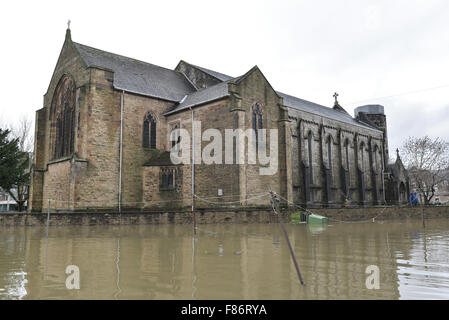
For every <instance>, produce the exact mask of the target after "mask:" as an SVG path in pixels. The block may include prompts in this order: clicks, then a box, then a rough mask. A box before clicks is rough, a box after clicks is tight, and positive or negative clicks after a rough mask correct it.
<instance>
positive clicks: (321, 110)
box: [277, 92, 378, 130]
mask: <svg viewBox="0 0 449 320" xmlns="http://www.w3.org/2000/svg"><path fill="white" fill-rule="evenodd" d="M277 93H278V95H280V96H281V97H282V98H283V101H284V105H285V106H286V107H290V108H294V109H297V110H301V111H306V112H309V113H313V114H316V115H320V116H324V117H327V118H330V119H333V120H338V121H341V122H345V123H349V124H352V125H356V126H362V127H365V128H370V129H374V130H378V129H376V128H374V127H372V126H370V125H368V124H366V123H364V122H360V121H358V120H356V119H354V118H353V117H351V115H349V114H348V113H346V112H343V111H338V110H335V109H333V108H328V107H325V106H322V105H320V104H317V103H314V102H310V101H307V100H303V99H300V98H297V97H294V96H290V95H288V94H285V93H282V92H277Z"/></svg>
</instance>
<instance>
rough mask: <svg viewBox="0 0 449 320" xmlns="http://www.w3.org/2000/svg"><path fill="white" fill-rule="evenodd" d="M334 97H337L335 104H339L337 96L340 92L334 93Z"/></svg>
mask: <svg viewBox="0 0 449 320" xmlns="http://www.w3.org/2000/svg"><path fill="white" fill-rule="evenodd" d="M333 97H334V98H335V104H338V100H337V97H338V93H336V92H335V93H334V95H333Z"/></svg>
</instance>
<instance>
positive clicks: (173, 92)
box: [73, 42, 196, 101]
mask: <svg viewBox="0 0 449 320" xmlns="http://www.w3.org/2000/svg"><path fill="white" fill-rule="evenodd" d="M73 44H74V46H75V47H76V49H77V50H78V52H79V53H80V55H81V58H82V59H83V61H84V62H85V63H86V65H87V66H88V67H99V68H104V69H107V70H111V71H113V72H114V87H115V88H116V89H118V90H125V91H129V92H133V93H137V94H141V95H145V96H151V97H155V98H160V99H163V100H168V101H179V100H180V99H182V98H183V97H184V96H185V95H186V94H190V93H192V92H195V91H196V88H194V87H193V86H192V85H191V84H190V83H189V82H188V81H187V80H186V79H185V77H184V76H183V75H182V74H181V73H180V72H178V71H176V70H171V69H168V68H164V67H161V66H157V65H154V64H151V63H148V62H145V61H141V60H137V59H133V58H129V57H126V56H123V55H119V54H115V53H111V52H108V51H104V50H101V49H97V48H94V47H90V46H87V45H84V44H81V43H77V42H73Z"/></svg>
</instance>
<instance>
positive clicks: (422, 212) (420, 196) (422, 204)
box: [419, 194, 426, 228]
mask: <svg viewBox="0 0 449 320" xmlns="http://www.w3.org/2000/svg"><path fill="white" fill-rule="evenodd" d="M422 198H423V197H422V194H419V200H420V202H421V220H422V227H423V228H425V227H426V223H425V222H424V203H423V201H422Z"/></svg>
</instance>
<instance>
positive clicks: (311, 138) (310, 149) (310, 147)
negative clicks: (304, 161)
mask: <svg viewBox="0 0 449 320" xmlns="http://www.w3.org/2000/svg"><path fill="white" fill-rule="evenodd" d="M312 143H313V136H312V131H309V134H308V135H307V150H308V153H309V154H308V156H309V170H310V182H311V183H313V148H312V147H313V146H312Z"/></svg>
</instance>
